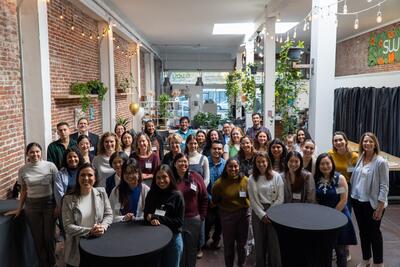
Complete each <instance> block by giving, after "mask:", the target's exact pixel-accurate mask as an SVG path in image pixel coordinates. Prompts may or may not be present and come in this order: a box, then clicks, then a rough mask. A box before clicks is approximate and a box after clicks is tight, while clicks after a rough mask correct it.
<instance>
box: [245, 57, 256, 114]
mask: <svg viewBox="0 0 400 267" xmlns="http://www.w3.org/2000/svg"><path fill="white" fill-rule="evenodd" d="M251 66H253V67H254V66H255V65H254V64H252V65H250V64H249V65H247V66H246V72H245V73H244V75H243V80H242V92H243V95H244V96H245V98H246V101H245V102H244V106H245V108H246V110H247V111H253V107H254V103H255V101H256V81H255V79H254V76H253V75H252V70H251Z"/></svg>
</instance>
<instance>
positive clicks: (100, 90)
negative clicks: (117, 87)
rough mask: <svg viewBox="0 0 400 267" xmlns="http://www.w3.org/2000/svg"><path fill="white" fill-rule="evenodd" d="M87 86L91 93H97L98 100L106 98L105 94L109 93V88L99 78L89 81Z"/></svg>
mask: <svg viewBox="0 0 400 267" xmlns="http://www.w3.org/2000/svg"><path fill="white" fill-rule="evenodd" d="M87 87H88V89H89V91H90V93H91V94H93V95H97V99H98V100H100V101H103V100H104V95H105V94H106V93H107V90H108V88H107V87H106V86H104V84H103V82H101V81H99V80H91V81H88V82H87Z"/></svg>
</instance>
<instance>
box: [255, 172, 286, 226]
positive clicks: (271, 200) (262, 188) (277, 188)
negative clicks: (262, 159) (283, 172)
mask: <svg viewBox="0 0 400 267" xmlns="http://www.w3.org/2000/svg"><path fill="white" fill-rule="evenodd" d="M248 191H249V197H250V206H251V208H252V209H253V211H254V212H255V213H256V215H257V216H258V217H259V218H260V220H261V219H262V218H263V217H264V216H265V215H266V211H265V210H264V206H263V204H270V205H271V206H273V205H278V204H282V203H283V200H284V183H283V180H282V177H281V176H280V174H279V173H277V172H275V171H274V172H273V175H272V179H271V180H267V179H266V177H265V176H264V175H261V176H259V177H258V179H257V181H256V180H255V179H254V177H253V175H250V179H249V184H248Z"/></svg>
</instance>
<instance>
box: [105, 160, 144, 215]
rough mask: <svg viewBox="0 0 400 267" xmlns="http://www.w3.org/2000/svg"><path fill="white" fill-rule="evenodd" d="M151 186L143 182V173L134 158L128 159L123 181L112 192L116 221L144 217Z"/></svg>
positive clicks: (111, 197)
mask: <svg viewBox="0 0 400 267" xmlns="http://www.w3.org/2000/svg"><path fill="white" fill-rule="evenodd" d="M149 190H150V188H149V187H148V186H147V185H145V184H143V183H142V173H141V172H140V169H139V168H138V167H137V166H136V161H135V160H134V159H128V160H127V161H126V162H125V163H124V164H123V165H122V170H121V182H120V183H119V185H117V186H116V187H115V188H114V189H113V190H112V192H111V195H110V203H111V208H112V209H113V215H114V222H118V221H132V220H136V219H143V218H144V215H143V210H144V206H145V199H146V195H147V193H148V192H149Z"/></svg>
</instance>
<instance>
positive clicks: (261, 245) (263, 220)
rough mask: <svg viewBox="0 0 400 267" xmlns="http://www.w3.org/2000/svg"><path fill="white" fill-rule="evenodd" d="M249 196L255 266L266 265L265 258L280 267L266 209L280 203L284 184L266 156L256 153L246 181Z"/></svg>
mask: <svg viewBox="0 0 400 267" xmlns="http://www.w3.org/2000/svg"><path fill="white" fill-rule="evenodd" d="M248 190H249V197H250V206H251V209H252V226H253V234H254V239H255V248H256V266H257V267H265V266H266V262H267V261H266V256H267V255H268V262H269V265H270V266H274V267H280V266H281V265H282V263H281V255H280V249H279V241H278V236H277V234H276V231H275V228H274V226H273V225H272V223H271V221H270V220H269V219H268V216H267V210H268V209H269V208H270V207H271V206H274V205H279V204H282V203H283V199H284V184H283V180H282V177H281V176H280V175H279V173H277V172H275V171H273V170H272V165H271V161H270V159H269V157H268V155H267V154H266V153H257V154H256V156H255V158H254V167H253V174H252V175H251V176H250V179H249V185H248Z"/></svg>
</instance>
